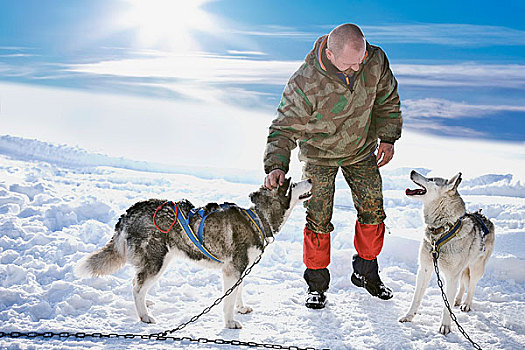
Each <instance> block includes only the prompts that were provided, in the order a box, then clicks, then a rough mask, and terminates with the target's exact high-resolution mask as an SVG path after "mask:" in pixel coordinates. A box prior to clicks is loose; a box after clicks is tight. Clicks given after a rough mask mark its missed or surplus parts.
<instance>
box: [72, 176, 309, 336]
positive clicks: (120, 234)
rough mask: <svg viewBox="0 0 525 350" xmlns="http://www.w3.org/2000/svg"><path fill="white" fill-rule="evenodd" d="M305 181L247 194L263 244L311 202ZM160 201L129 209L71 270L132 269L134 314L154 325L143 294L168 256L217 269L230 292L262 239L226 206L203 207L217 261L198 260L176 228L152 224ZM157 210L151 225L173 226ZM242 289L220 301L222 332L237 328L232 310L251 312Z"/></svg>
mask: <svg viewBox="0 0 525 350" xmlns="http://www.w3.org/2000/svg"><path fill="white" fill-rule="evenodd" d="M311 189H312V183H311V181H310V180H305V181H301V182H299V183H292V182H291V180H290V179H289V178H288V179H286V181H285V183H284V184H283V185H282V186H279V187H278V188H277V189H274V190H269V189H266V188H264V187H261V188H260V189H259V190H257V191H255V192H253V193H251V194H250V199H251V201H252V203H253V206H252V207H251V208H250V209H252V210H253V211H254V212H255V214H256V216H257V218H258V220H259V222H260V224H261V226H262V228H263V231H264V235H265V236H266V237H267V239H270V238H271V237H272V236H273V235H275V234H277V233H278V232H279V231H280V229H281V228H282V226H283V225H284V223H285V221H286V219H287V218H288V217H289V215H290V214H291V211H292V209H293V208H294V206H295V205H297V204H299V203H301V202H304V201H306V200H308V199H310V197H311V193H310V191H311ZM163 203H165V201H162V200H157V199H150V200H147V201H143V202H139V203H136V204H135V205H133V206H132V207H130V208H129V209H128V210H127V212H126V213H125V214H123V215H122V216H121V217H120V219H119V221H118V223H117V224H116V226H115V233H114V235H113V237H112V238H111V240H110V241H109V242H108V243H107V244H106V246H104V247H103V248H101V249H100V250H98V251H96V252H94V253H91V254H90V255H89V256H87V257H85V258H84V259H83V260H82V261H81V262H80V263H79V264H78V266H77V267H76V269H75V272H76V274H77V275H78V276H100V275H108V274H111V273H114V272H116V271H117V270H119V269H120V268H122V267H123V266H124V264H125V263H126V262H128V263H130V264H131V265H133V266H134V267H135V269H136V275H135V278H134V280H133V298H134V300H135V307H136V309H137V314H138V316H139V317H140V319H141V320H142V321H143V322H146V323H155V320H154V319H153V317H151V316H150V315H149V314H148V311H147V308H146V302H145V297H146V293H147V292H148V290H149V289H150V288H151V287H152V285H153V284H154V283H155V282H156V281H157V280H158V279H159V278H160V276H161V275H162V274H163V272H164V271H165V270H166V268H167V267H168V264H169V262H170V260H171V259H172V258H173V257H184V258H187V259H189V260H193V261H195V262H203V263H204V265H205V266H206V267H212V268H217V269H219V268H220V269H222V275H223V286H224V291H226V290H228V289H230V288H231V287H232V286H233V285H234V284H235V283H236V282H237V280H238V279H239V277H240V276H241V274H242V273H243V272H244V271H245V269H246V268H247V267H248V266H249V265H250V264H252V263H253V261H254V260H255V259H256V258H257V256H258V255H259V254H260V253H261V252H262V250H263V246H264V244H265V242H264V238H263V237H261V233H260V231H259V229H258V227H257V225H256V224H254V222H253V221H252V220H250V218H249V217H248V216H247V215H246V214H245V213H244V212H243V209H242V208H240V207H238V206H236V205H234V204H231V205H230V206H229V207H227V208H221V207H220V206H219V205H217V204H216V203H209V204H207V205H206V206H205V207H203V209H204V211H205V212H206V213H210V212H212V211H215V212H214V213H213V214H210V216H209V217H207V219H206V221H205V225H204V231H203V241H204V246H205V247H206V249H207V250H209V251H210V252H213V254H214V256H215V257H217V259H219V260H220V261H222V263H221V262H216V261H213V260H212V259H210V258H208V257H206V256H204V254H203V253H202V252H201V251H200V250H198V249H197V248H196V247H195V245H194V244H193V243H192V242H191V241H190V240H189V238H188V236H186V234H185V232H184V230H183V229H182V228H181V227H180V225H178V224H177V225H174V226H173V228H172V229H171V230H170V231H169V233H168V234H166V233H162V232H160V231H159V230H158V229H157V228H156V227H155V224H154V223H153V220H152V218H153V214H154V213H155V212H156V210H157V208H159V206H160V205H162V204H163ZM179 208H180V210H182V212H184V214H185V216H186V217H188V213H189V211H190V210H191V209H193V208H194V206H193V205H192V204H191V203H190V202H189V201H188V200H183V201H181V202H179ZM167 209H168V208H167V207H166V208H165V210H160V211H158V213H157V215H156V218H155V221H156V224H157V226H158V227H160V228H164V230H166V228H168V227H169V226H170V225H171V224H172V223H173V222H174V221H175V214H174V212H173V211H171V210H167ZM201 220H202V218H201V217H200V216H199V215H195V216H192V217H191V218H190V220H189V225H190V227H192V229H193V231H194V232H195V233H196V232H197V231H198V227H199V224H200V222H201ZM241 294H242V284H241V285H239V286H238V287H237V288H236V289H235V290H234V291H233V292H232V293H231V294H230V295H229V296H227V297H226V298H225V299H224V306H223V312H224V322H225V326H226V327H227V328H241V324H240V323H239V322H237V321H235V320H234V319H233V311H234V306H236V307H237V311H238V312H239V313H249V312H251V311H252V309H251V308H250V307H248V306H245V305H244V303H243V301H242V296H241Z"/></svg>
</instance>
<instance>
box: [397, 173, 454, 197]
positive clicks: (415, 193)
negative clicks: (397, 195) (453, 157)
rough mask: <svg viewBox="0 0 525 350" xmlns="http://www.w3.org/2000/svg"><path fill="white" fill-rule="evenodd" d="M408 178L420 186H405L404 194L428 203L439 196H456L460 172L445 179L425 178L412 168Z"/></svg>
mask: <svg viewBox="0 0 525 350" xmlns="http://www.w3.org/2000/svg"><path fill="white" fill-rule="evenodd" d="M410 179H411V180H412V181H413V182H414V183H415V184H416V185H418V186H419V187H420V188H417V189H415V190H411V189H408V188H407V189H406V191H405V194H406V195H407V196H409V197H413V198H416V199H419V200H420V201H422V202H423V203H430V202H434V201H436V200H439V199H441V198H445V197H452V196H457V195H458V193H457V189H458V186H459V184H460V183H461V173H458V174H456V175H455V176H454V177H452V178H451V179H450V180H447V179H442V178H440V177H432V178H426V177H424V176H423V175H421V174H419V173H418V172H417V171H415V170H412V172H411V173H410Z"/></svg>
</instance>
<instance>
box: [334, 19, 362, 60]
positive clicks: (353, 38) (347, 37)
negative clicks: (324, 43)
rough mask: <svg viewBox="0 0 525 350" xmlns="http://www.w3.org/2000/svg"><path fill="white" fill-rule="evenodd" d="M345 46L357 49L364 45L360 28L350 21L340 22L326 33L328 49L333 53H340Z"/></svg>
mask: <svg viewBox="0 0 525 350" xmlns="http://www.w3.org/2000/svg"><path fill="white" fill-rule="evenodd" d="M345 46H349V47H350V48H351V49H353V50H356V51H359V50H361V49H363V48H364V47H365V36H364V34H363V32H362V31H361V28H359V27H358V26H356V25H355V24H352V23H345V24H341V25H340V26H338V27H336V28H335V29H334V30H332V31H331V32H330V35H328V49H330V50H331V51H332V52H333V53H334V54H336V55H337V54H339V53H341V52H342V51H343V50H344V48H345Z"/></svg>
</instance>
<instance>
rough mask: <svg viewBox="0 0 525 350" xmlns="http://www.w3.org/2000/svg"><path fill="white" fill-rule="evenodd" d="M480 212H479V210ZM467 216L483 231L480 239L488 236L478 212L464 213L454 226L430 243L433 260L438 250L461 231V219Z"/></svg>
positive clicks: (437, 255)
mask: <svg viewBox="0 0 525 350" xmlns="http://www.w3.org/2000/svg"><path fill="white" fill-rule="evenodd" d="M480 211H481V210H480ZM467 216H470V217H471V218H473V219H474V221H475V223H476V224H478V225H479V226H480V227H481V230H482V231H483V236H482V237H481V238H482V239H483V240H484V239H485V236H486V235H488V234H489V229H488V228H487V226H486V225H485V223H484V222H483V219H482V215H481V213H480V212H475V213H466V214H465V215H463V216H461V217H460V218H459V219H458V221H457V222H456V223H455V224H454V226H453V227H452V228H451V229H450V230H449V231H448V232H445V233H443V234H442V235H441V236H440V237H439V239H437V240H436V241H434V242H432V255H433V256H434V258H436V259H437V258H438V257H439V249H440V248H441V247H442V246H443V245H444V244H445V243H447V242H448V241H450V240H451V239H452V238H454V237H455V236H456V234H457V233H458V231H459V230H460V229H461V226H463V221H462V219H464V218H466V217H467Z"/></svg>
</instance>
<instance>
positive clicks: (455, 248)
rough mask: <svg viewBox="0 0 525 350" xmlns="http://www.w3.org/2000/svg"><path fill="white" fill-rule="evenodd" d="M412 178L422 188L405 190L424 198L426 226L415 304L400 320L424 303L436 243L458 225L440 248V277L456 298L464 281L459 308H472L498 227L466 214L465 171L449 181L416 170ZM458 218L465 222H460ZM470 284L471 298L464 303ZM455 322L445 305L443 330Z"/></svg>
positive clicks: (457, 301) (408, 317)
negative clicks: (461, 192) (461, 186)
mask: <svg viewBox="0 0 525 350" xmlns="http://www.w3.org/2000/svg"><path fill="white" fill-rule="evenodd" d="M410 179H411V180H412V181H413V182H414V183H416V184H417V185H418V186H420V187H421V188H419V189H416V190H410V189H407V190H406V194H407V196H410V197H413V198H416V199H419V200H420V201H422V202H423V216H424V219H425V224H426V229H425V235H424V237H423V241H422V242H421V247H420V251H419V268H418V271H417V279H416V290H415V292H414V298H413V300H412V305H411V306H410V309H409V310H408V312H407V314H406V316H404V317H402V318H400V319H399V321H400V322H410V321H412V319H413V318H414V316H415V315H416V312H417V310H418V308H419V305H420V304H421V299H422V298H423V294H424V293H425V289H426V287H427V285H428V282H429V281H430V277H431V276H432V271H433V270H434V263H433V258H432V253H431V252H432V250H433V248H432V242H435V241H437V240H438V239H439V238H440V237H441V236H442V235H443V234H445V233H447V232H450V231H451V230H452V228H453V227H455V226H456V225H461V226H458V227H460V228H459V230H457V231H456V232H457V234H456V235H455V236H454V237H453V238H452V239H451V240H450V241H448V242H446V243H445V244H444V245H443V246H442V247H441V248H440V249H439V257H438V267H439V271H440V273H441V274H440V275H443V276H444V277H445V282H446V292H445V294H446V296H447V299H448V300H449V301H452V298H454V294H455V293H456V291H457V287H458V281H459V282H460V287H459V291H458V293H457V294H456V295H455V303H454V304H455V305H454V306H460V305H461V307H460V309H461V311H465V312H468V311H470V309H471V307H472V297H473V296H474V291H475V290H476V285H477V283H478V281H479V280H480V279H481V277H482V276H483V273H484V272H485V264H486V263H487V261H488V259H489V258H490V255H491V254H492V251H493V250H494V225H493V224H492V222H490V221H489V220H488V219H487V218H486V217H485V216H483V215H481V214H479V213H476V214H466V209H465V203H464V202H463V199H461V197H460V195H459V193H458V191H457V188H458V186H459V184H460V182H461V173H459V174H457V175H455V176H454V177H453V178H451V179H450V180H446V179H442V178H426V177H424V176H423V175H421V174H419V173H417V172H416V171H412V172H411V174H410ZM458 220H461V223H459V222H458ZM484 230H486V231H487V233H485V232H484ZM467 288H468V291H467V296H466V298H465V300H464V301H463V303H461V302H462V298H463V293H464V292H465V289H467ZM450 325H451V318H450V314H449V312H448V310H447V309H446V307H444V308H443V315H442V320H441V326H440V328H439V332H440V333H442V334H447V333H449V332H450Z"/></svg>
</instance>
